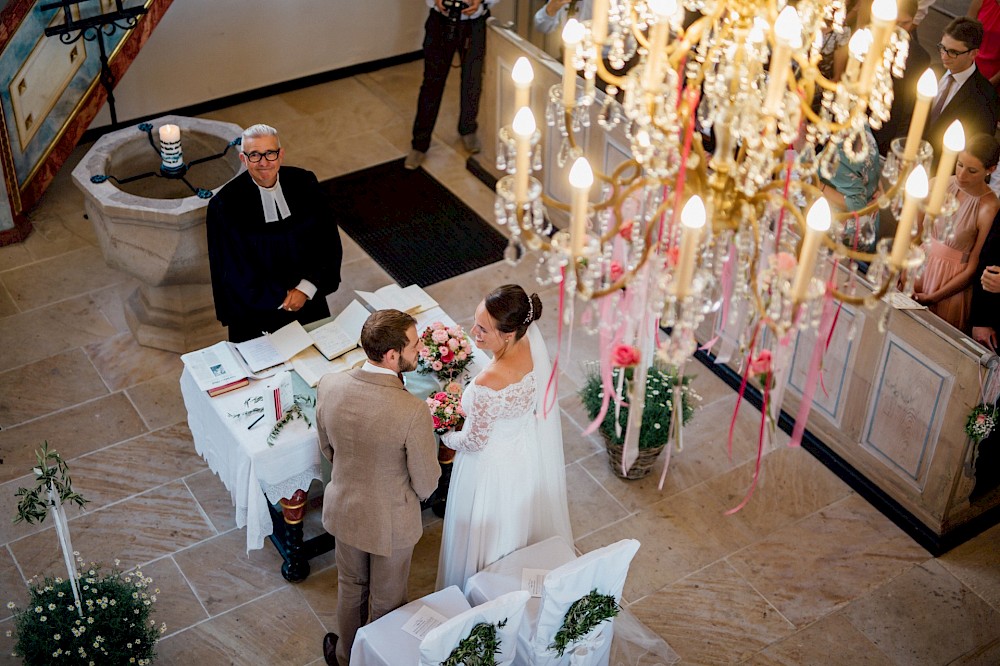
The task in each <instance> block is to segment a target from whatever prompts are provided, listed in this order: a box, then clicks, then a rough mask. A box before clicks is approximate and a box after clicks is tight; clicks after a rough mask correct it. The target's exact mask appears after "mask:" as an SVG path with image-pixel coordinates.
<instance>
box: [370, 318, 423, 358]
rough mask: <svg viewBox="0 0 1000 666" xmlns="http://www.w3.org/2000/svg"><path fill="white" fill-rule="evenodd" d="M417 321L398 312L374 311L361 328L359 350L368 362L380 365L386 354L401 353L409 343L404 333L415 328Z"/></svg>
mask: <svg viewBox="0 0 1000 666" xmlns="http://www.w3.org/2000/svg"><path fill="white" fill-rule="evenodd" d="M416 325H417V320H416V319H414V318H413V317H411V316H410V315H408V314H406V313H405V312H400V311H399V310H376V311H375V312H373V313H371V314H370V315H369V316H368V319H367V320H366V321H365V325H364V326H362V327H361V348H362V349H364V350H365V355H367V356H368V360H369V361H373V362H375V363H381V362H382V359H384V358H385V355H386V352H388V351H389V350H390V349H395V350H396V351H397V352H402V351H403V348H404V347H406V345H407V344H408V343H409V341H410V340H409V338H407V337H406V332H407V331H408V330H409V329H410V327H411V326H416Z"/></svg>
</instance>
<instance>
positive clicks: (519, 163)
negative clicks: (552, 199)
mask: <svg viewBox="0 0 1000 666" xmlns="http://www.w3.org/2000/svg"><path fill="white" fill-rule="evenodd" d="M511 129H512V130H514V136H515V137H516V139H517V143H516V146H515V152H516V158H515V162H514V200H515V201H517V205H518V206H521V205H522V204H524V203H525V202H526V201H527V200H528V175H529V172H530V171H531V135H532V134H534V133H535V116H533V115H531V109H529V108H528V107H526V106H522V107H521V108H520V109H518V111H517V113H516V114H514V122H513V123H511Z"/></svg>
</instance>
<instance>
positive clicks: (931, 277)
mask: <svg viewBox="0 0 1000 666" xmlns="http://www.w3.org/2000/svg"><path fill="white" fill-rule="evenodd" d="M998 159H1000V145H998V144H997V141H996V139H994V138H993V137H992V136H989V135H988V134H977V135H976V136H974V137H972V139H971V140H970V141H969V142H968V144H967V145H966V147H965V150H964V151H962V152H961V153H959V155H958V161H957V162H956V164H955V175H954V176H952V177H951V178H950V179H949V183H948V191H949V192H950V193H952V194H954V195H955V196H956V197H957V199H958V210H957V211H956V212H955V215H954V216H953V219H954V228H953V232H952V234H951V236H950V237H949V238H941V239H938V238H931V239H930V240H928V241H927V243H926V251H927V261H926V264H925V266H924V273H923V276H922V277H921V278H920V279H919V280H917V282H916V287H915V293H914V295H913V297H914V298H915V299H916V300H917V302H918V303H921V304H923V305H926V306H927V307H928V308H929V309H930V311H931V312H933V313H934V314H936V315H937V316H939V317H941V318H942V319H944V320H945V321H947V322H948V323H949V324H951V325H952V326H954V327H955V328H958V329H960V330H963V331H966V332H968V321H969V309H970V306H971V303H972V289H971V284H972V279H973V278H974V277H975V273H976V265H977V264H978V263H979V251H980V250H981V249H982V248H983V243H985V242H986V236H987V234H988V233H989V231H990V227H991V226H992V224H993V218H994V216H995V215H996V214H997V210H1000V201H998V200H997V195H996V194H994V193H993V190H991V189H990V186H989V182H988V180H989V175H990V174H991V173H993V170H994V169H996V166H997V160H998Z"/></svg>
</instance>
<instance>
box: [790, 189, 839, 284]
mask: <svg viewBox="0 0 1000 666" xmlns="http://www.w3.org/2000/svg"><path fill="white" fill-rule="evenodd" d="M829 229H830V203H829V202H828V201H827V200H826V197H820V198H819V199H816V201H814V202H813V205H812V206H810V207H809V212H808V213H806V235H805V237H804V238H803V239H802V251H801V252H799V267H798V270H797V271H796V272H795V281H794V282H793V283H792V301H794V302H795V303H801V302H802V301H804V300H805V297H806V292H807V291H808V290H809V282H810V281H811V280H812V277H813V272H814V271H815V269H816V258H817V257H818V256H819V244H820V241H821V240H822V239H823V236H825V235H826V232H827V231H828V230H829Z"/></svg>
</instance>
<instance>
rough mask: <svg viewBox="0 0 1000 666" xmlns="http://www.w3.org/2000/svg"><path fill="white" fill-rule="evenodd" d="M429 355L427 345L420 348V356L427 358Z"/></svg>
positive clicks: (429, 351)
mask: <svg viewBox="0 0 1000 666" xmlns="http://www.w3.org/2000/svg"><path fill="white" fill-rule="evenodd" d="M430 355H431V350H430V349H428V348H427V347H421V348H420V358H427V357H428V356H430Z"/></svg>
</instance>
